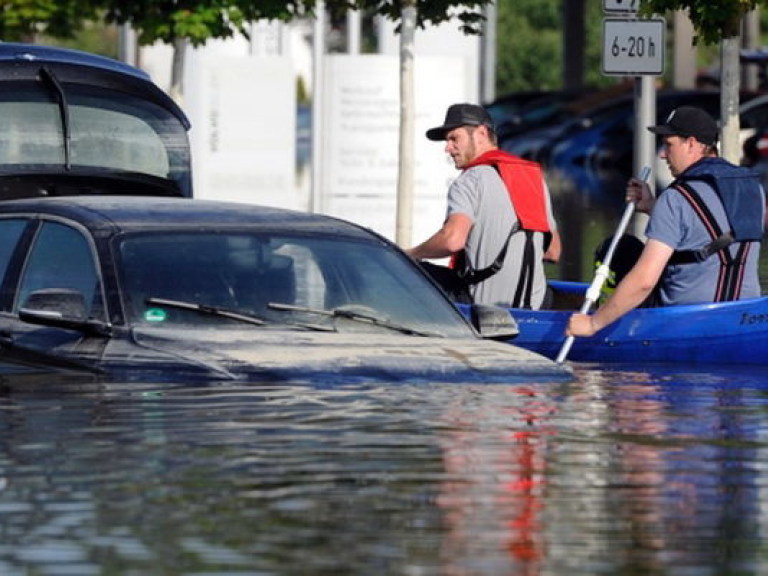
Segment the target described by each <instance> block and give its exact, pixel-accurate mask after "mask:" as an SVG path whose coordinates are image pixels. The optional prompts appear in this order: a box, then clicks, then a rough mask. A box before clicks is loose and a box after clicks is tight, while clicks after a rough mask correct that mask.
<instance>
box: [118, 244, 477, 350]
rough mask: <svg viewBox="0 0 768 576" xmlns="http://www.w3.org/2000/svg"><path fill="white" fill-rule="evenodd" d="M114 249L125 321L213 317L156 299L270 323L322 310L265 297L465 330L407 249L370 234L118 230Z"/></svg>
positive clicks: (310, 317) (308, 318)
mask: <svg viewBox="0 0 768 576" xmlns="http://www.w3.org/2000/svg"><path fill="white" fill-rule="evenodd" d="M119 254H120V264H119V269H120V275H121V283H122V285H123V292H124V298H125V304H126V309H127V314H128V316H129V318H130V319H131V320H132V321H134V322H150V323H151V322H164V323H172V322H174V321H178V322H194V323H201V322H210V321H216V319H213V320H212V319H203V318H201V315H200V314H195V313H193V312H192V313H191V312H189V311H183V310H174V309H172V308H168V307H166V308H164V307H162V306H157V305H153V304H151V303H148V302H147V299H148V298H161V299H171V300H181V301H184V302H191V303H196V304H202V305H205V306H215V307H222V308H226V309H229V310H236V311H240V312H242V313H245V314H249V315H253V316H257V317H259V318H262V319H265V320H267V321H268V322H271V323H277V324H279V323H288V322H289V321H297V320H301V321H302V322H305V323H309V322H320V321H322V320H323V317H322V316H320V315H317V314H313V313H311V312H308V311H305V312H302V311H300V310H293V311H288V310H286V309H285V306H284V307H283V309H275V306H274V304H282V305H287V306H292V307H296V308H315V309H322V310H334V309H339V308H344V307H352V308H353V309H355V310H362V309H366V310H367V311H368V312H370V313H375V314H377V315H380V316H381V317H384V318H387V319H388V320H390V321H393V322H398V323H405V324H407V325H409V326H412V327H417V328H419V329H422V330H432V331H437V332H440V333H443V334H448V333H450V334H452V335H454V336H455V335H457V334H461V335H464V336H467V335H468V328H467V326H466V324H465V323H464V322H463V321H460V320H459V319H458V317H457V315H456V310H455V309H454V308H453V306H452V305H451V304H450V302H448V301H446V300H444V299H443V298H441V297H440V296H439V295H438V293H437V292H436V290H435V288H434V287H433V286H432V284H431V283H430V282H429V281H428V280H427V279H425V278H424V277H423V275H422V274H421V273H420V272H419V271H418V269H416V268H415V266H413V265H412V264H411V263H410V261H409V260H408V259H407V257H404V256H403V255H402V254H400V253H398V252H396V251H394V250H391V249H388V248H385V247H384V246H383V245H381V244H378V243H370V242H362V241H351V240H344V239H340V238H335V237H334V238H331V237H318V236H301V235H296V236H291V235H285V234H259V235H256V234H245V233H231V234H222V233H216V234H214V233H164V234H157V233H155V234H149V233H147V234H141V235H131V236H127V237H125V238H124V239H122V241H121V242H120V245H119ZM218 321H219V322H220V321H221V320H220V319H219V320H218ZM369 327H370V325H369ZM363 328H364V326H356V329H358V330H360V329H363Z"/></svg>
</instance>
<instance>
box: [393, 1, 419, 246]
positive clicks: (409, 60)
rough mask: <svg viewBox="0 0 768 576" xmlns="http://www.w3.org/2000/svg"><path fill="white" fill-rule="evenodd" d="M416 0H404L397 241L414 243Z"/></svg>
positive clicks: (401, 243)
mask: <svg viewBox="0 0 768 576" xmlns="http://www.w3.org/2000/svg"><path fill="white" fill-rule="evenodd" d="M416 17H417V12H416V0H403V4H402V26H401V30H400V135H399V136H400V144H399V154H398V175H397V221H396V223H395V241H396V242H397V243H398V244H399V245H400V246H402V247H404V248H407V247H410V246H411V240H412V238H411V236H412V231H413V186H414V140H413V139H414V124H415V121H414V119H415V111H414V107H415V98H414V88H413V85H414V78H413V64H414V62H413V53H414V38H415V35H416Z"/></svg>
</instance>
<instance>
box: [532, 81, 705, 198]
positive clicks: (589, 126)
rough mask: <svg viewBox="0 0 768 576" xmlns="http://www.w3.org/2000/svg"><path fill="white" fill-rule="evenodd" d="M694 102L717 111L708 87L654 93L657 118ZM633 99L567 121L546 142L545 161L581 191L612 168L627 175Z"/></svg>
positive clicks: (631, 154) (631, 157) (630, 158)
mask: <svg viewBox="0 0 768 576" xmlns="http://www.w3.org/2000/svg"><path fill="white" fill-rule="evenodd" d="M684 105H696V106H699V107H701V108H703V109H705V110H706V111H707V112H709V113H710V114H712V115H713V116H714V117H718V116H719V110H720V93H719V92H713V91H707V90H685V91H680V90H661V91H659V92H658V94H657V96H656V120H655V122H654V123H658V122H662V121H663V120H664V119H665V118H666V117H667V116H669V113H670V112H671V111H672V110H674V109H675V108H677V107H679V106H684ZM635 118H636V114H635V99H634V97H633V96H624V97H622V98H618V99H615V100H613V101H612V102H610V103H609V104H606V105H604V106H601V107H598V108H596V109H594V110H591V111H589V112H588V113H586V114H583V115H582V116H580V117H578V118H577V119H575V120H574V121H573V122H571V123H570V124H569V125H568V126H567V127H566V128H565V129H564V130H563V131H562V132H561V133H560V134H559V135H558V136H557V137H556V138H554V139H553V141H552V142H550V144H549V146H548V154H547V158H546V164H547V166H548V167H549V168H550V169H552V170H555V171H557V172H558V173H559V174H561V175H563V176H564V177H566V178H568V179H570V180H572V181H573V182H575V183H576V186H577V187H578V188H579V189H582V190H594V189H599V188H600V187H601V182H602V180H604V179H606V178H611V177H613V175H614V174H615V173H618V174H619V175H622V176H624V177H626V178H628V177H629V176H630V175H631V174H632V171H633V160H634V146H635Z"/></svg>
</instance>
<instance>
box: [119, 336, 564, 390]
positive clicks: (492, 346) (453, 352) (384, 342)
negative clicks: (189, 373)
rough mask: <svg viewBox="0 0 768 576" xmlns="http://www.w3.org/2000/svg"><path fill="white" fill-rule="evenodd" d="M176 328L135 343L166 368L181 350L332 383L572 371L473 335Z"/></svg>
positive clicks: (261, 372) (534, 376)
mask: <svg viewBox="0 0 768 576" xmlns="http://www.w3.org/2000/svg"><path fill="white" fill-rule="evenodd" d="M256 330H261V329H259V328H257V329H256ZM171 332H172V333H171ZM171 332H166V331H165V330H159V331H158V330H155V329H146V330H145V329H135V330H134V333H133V338H134V343H135V344H137V345H139V346H140V347H141V349H143V350H144V351H145V353H146V358H145V359H144V360H145V361H143V362H141V363H142V364H144V365H147V362H146V360H149V362H150V364H154V369H156V370H162V367H163V366H162V365H163V363H167V362H168V361H169V358H174V359H175V360H176V361H179V362H181V363H183V364H188V365H189V366H194V367H195V368H194V369H195V370H197V371H200V372H201V373H205V372H208V373H209V375H210V376H213V377H216V378H226V379H246V378H248V379H250V378H264V379H268V380H274V379H279V380H286V379H290V380H311V381H313V382H327V383H329V384H330V383H339V382H342V381H349V380H355V381H381V380H385V381H414V380H418V381H430V382H444V381H453V382H456V381H462V382H499V383H502V382H504V383H506V382H521V381H526V382H529V381H532V380H536V381H540V380H561V379H564V378H570V374H571V373H570V370H569V369H567V368H565V367H563V366H561V365H559V364H556V363H555V362H553V361H552V360H549V359H548V358H545V357H543V356H541V355H538V354H535V353H532V352H530V351H527V350H524V349H522V348H518V347H516V346H513V345H510V344H505V343H500V342H492V341H487V340H480V339H471V338H468V339H443V338H431V337H417V336H404V335H399V334H386V333H382V334H375V333H325V332H323V333H319V332H297V331H279V332H274V331H269V332H264V331H262V332H256V331H254V330H249V331H240V330H237V331H227V330H225V331H220V330H217V331H211V332H210V333H208V331H187V332H183V333H182V332H179V331H176V330H173V331H171ZM153 357H154V358H155V361H152V358H153ZM135 360H136V358H135V355H134V357H133V358H131V360H130V362H132V363H134V370H135ZM177 376H180V375H179V374H178V373H177ZM182 377H184V376H182Z"/></svg>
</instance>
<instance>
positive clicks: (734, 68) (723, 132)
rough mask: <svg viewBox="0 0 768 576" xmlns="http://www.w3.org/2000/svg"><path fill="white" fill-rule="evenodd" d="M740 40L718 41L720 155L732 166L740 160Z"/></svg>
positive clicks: (730, 37)
mask: <svg viewBox="0 0 768 576" xmlns="http://www.w3.org/2000/svg"><path fill="white" fill-rule="evenodd" d="M739 48H740V39H739V37H738V36H729V37H727V38H723V39H722V40H721V41H720V70H721V72H720V142H721V148H720V155H721V156H722V157H723V158H725V159H726V160H728V161H729V162H733V163H734V164H738V163H739V161H740V160H741V156H742V150H741V142H740V139H739V128H740V123H739V88H740V85H741V70H740V69H739Z"/></svg>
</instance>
